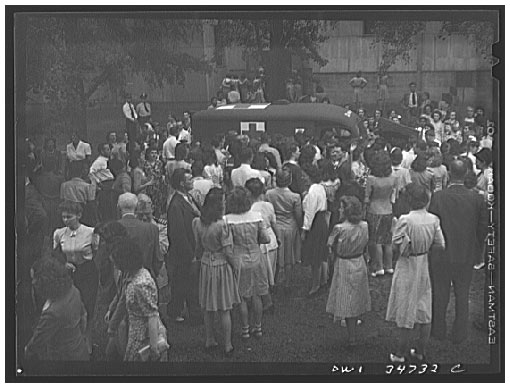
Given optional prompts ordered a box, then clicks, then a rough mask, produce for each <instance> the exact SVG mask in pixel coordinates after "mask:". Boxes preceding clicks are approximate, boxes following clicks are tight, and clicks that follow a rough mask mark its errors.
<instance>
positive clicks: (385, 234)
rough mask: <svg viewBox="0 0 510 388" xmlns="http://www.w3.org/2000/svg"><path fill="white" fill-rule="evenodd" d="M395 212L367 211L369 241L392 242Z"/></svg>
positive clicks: (375, 242)
mask: <svg viewBox="0 0 510 388" xmlns="http://www.w3.org/2000/svg"><path fill="white" fill-rule="evenodd" d="M392 221H393V214H373V213H367V223H368V241H370V242H371V243H374V244H391V237H392V236H391V226H392Z"/></svg>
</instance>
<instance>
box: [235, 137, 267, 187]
mask: <svg viewBox="0 0 510 388" xmlns="http://www.w3.org/2000/svg"><path fill="white" fill-rule="evenodd" d="M239 158H240V160H241V166H239V168H236V169H234V170H232V175H231V177H232V185H233V186H234V187H235V186H242V187H244V184H245V183H246V181H247V180H248V179H251V178H259V179H260V180H261V181H263V178H262V176H261V175H260V171H259V170H255V169H253V168H251V163H252V162H253V151H252V150H251V148H248V147H246V148H243V149H242V150H241V154H240V156H239Z"/></svg>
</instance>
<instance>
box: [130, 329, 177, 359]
mask: <svg viewBox="0 0 510 388" xmlns="http://www.w3.org/2000/svg"><path fill="white" fill-rule="evenodd" d="M144 343H146V345H144V346H142V347H141V348H140V349H139V350H138V352H137V353H136V361H142V362H147V361H150V355H151V345H150V340H149V338H147V339H146V340H145V341H144ZM157 348H158V353H159V357H160V358H161V356H162V355H163V353H164V352H166V351H168V350H169V349H170V345H169V344H168V342H167V340H166V337H165V335H164V334H163V333H160V334H159V337H158V342H157Z"/></svg>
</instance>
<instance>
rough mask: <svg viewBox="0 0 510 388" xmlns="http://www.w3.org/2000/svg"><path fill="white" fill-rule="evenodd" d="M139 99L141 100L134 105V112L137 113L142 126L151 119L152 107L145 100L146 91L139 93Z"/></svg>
mask: <svg viewBox="0 0 510 388" xmlns="http://www.w3.org/2000/svg"><path fill="white" fill-rule="evenodd" d="M140 100H142V101H140V103H139V104H138V105H137V106H136V114H137V115H138V122H139V123H140V126H142V127H143V125H144V124H145V123H149V122H150V121H151V114H152V107H151V104H150V103H148V102H147V93H142V94H141V95H140Z"/></svg>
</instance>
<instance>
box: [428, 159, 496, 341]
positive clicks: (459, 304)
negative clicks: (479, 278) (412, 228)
mask: <svg viewBox="0 0 510 388" xmlns="http://www.w3.org/2000/svg"><path fill="white" fill-rule="evenodd" d="M450 173H451V184H450V186H449V187H448V188H447V189H445V190H441V191H437V192H435V193H434V194H433V196H432V199H431V202H430V207H429V211H430V213H432V214H435V215H437V216H438V217H439V219H440V220H441V228H442V230H443V234H444V237H445V242H446V249H445V250H444V251H442V252H433V254H432V255H431V260H430V276H431V283H432V332H431V334H432V336H433V337H436V338H438V339H444V338H445V336H446V310H447V308H448V303H449V300H450V286H451V284H453V290H454V292H455V321H454V323H453V329H452V337H453V342H454V343H460V342H462V341H464V340H465V339H466V338H467V335H468V333H467V327H468V313H469V311H468V305H469V287H470V285H471V278H472V274H473V265H474V264H476V263H477V262H478V261H479V257H480V255H481V254H482V247H483V243H484V239H485V236H486V235H487V225H488V219H487V218H488V217H487V216H488V212H487V209H486V206H485V203H484V200H483V196H481V195H479V194H476V193H474V192H472V191H470V190H468V189H467V188H466V187H465V186H464V178H465V176H466V174H467V166H466V164H465V163H464V162H463V161H462V160H455V161H453V162H452V163H451V164H450Z"/></svg>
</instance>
